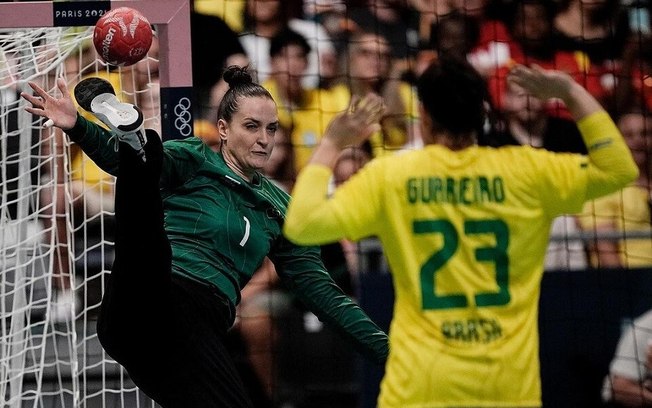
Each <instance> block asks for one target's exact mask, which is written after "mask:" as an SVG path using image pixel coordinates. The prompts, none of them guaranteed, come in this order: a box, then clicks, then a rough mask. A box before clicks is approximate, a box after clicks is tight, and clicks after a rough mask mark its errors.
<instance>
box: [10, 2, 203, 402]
mask: <svg viewBox="0 0 652 408" xmlns="http://www.w3.org/2000/svg"><path fill="white" fill-rule="evenodd" d="M123 6H127V7H133V8H136V9H137V10H139V11H140V12H142V13H143V14H144V15H145V16H146V17H147V18H148V20H149V21H150V22H151V23H152V24H153V25H154V27H155V30H156V38H155V45H153V47H152V49H150V52H149V54H148V56H147V57H146V58H145V59H143V60H142V61H141V62H139V63H138V64H136V65H133V66H130V67H124V68H116V67H111V66H108V65H106V64H105V63H103V62H102V61H101V60H99V59H98V56H97V54H96V52H95V50H94V48H93V46H92V41H91V38H92V31H93V25H94V24H95V21H97V19H98V18H99V17H100V16H101V15H102V14H104V13H105V12H106V11H108V10H110V9H113V8H117V7H123ZM189 16H190V6H189V3H188V1H187V0H141V1H135V0H132V1H92V2H85V1H70V2H51V1H35V2H20V3H14V2H12V3H0V406H2V407H8V408H22V407H57V408H58V407H103V408H106V407H153V406H155V404H154V403H153V402H152V401H151V400H150V399H148V398H147V397H145V396H144V394H142V393H141V392H140V391H139V390H138V389H137V388H136V387H135V386H134V384H133V383H132V382H131V381H130V379H129V377H128V375H127V373H126V372H125V371H124V370H123V369H122V368H121V367H120V366H119V365H118V364H116V363H115V362H114V361H113V360H111V359H110V358H109V357H108V356H107V355H106V353H104V352H103V350H102V348H101V346H100V344H99V342H98V340H97V335H96V330H95V322H96V319H97V315H98V312H99V306H100V301H101V296H102V291H103V288H104V284H105V281H106V279H107V277H108V274H109V271H110V267H111V263H112V260H113V236H112V217H113V186H114V180H113V178H112V177H111V176H109V175H108V174H106V173H103V172H102V171H101V170H99V169H98V168H97V167H95V165H94V164H93V163H92V162H91V161H90V160H89V159H88V158H87V157H86V156H85V155H83V153H81V151H80V150H79V149H78V147H77V146H76V145H75V144H73V143H71V142H70V141H69V139H68V138H67V137H66V136H65V135H63V134H62V132H60V131H58V130H56V129H54V128H45V127H44V126H43V122H44V121H43V120H42V119H41V118H37V117H35V116H32V115H31V114H29V113H27V112H26V111H25V110H24V107H25V104H26V102H25V101H24V100H23V99H22V98H20V96H19V95H20V92H31V89H30V88H29V86H28V85H27V82H28V81H34V82H36V83H38V84H39V85H41V86H42V87H43V88H45V89H46V90H48V91H49V92H51V93H56V92H58V91H57V89H56V86H55V81H56V79H57V78H64V79H65V80H66V82H67V84H68V86H69V88H70V89H71V90H72V89H73V88H74V85H75V84H76V83H77V82H79V81H80V80H81V79H83V78H85V77H88V76H100V77H103V78H105V79H108V80H109V81H110V82H111V83H112V84H113V85H114V88H115V89H116V93H117V94H118V97H119V98H121V99H123V100H125V101H129V102H131V103H136V104H138V105H139V106H140V107H141V109H142V110H143V112H144V114H145V117H146V120H145V126H146V127H149V128H154V129H156V130H158V131H159V133H160V134H161V135H162V137H163V138H164V139H170V138H178V137H184V136H185V135H186V134H187V131H186V130H187V129H188V127H189V126H190V129H191V126H192V118H191V117H190V112H191V109H188V107H189V103H190V101H191V86H192V75H191V63H190V61H191V59H190V51H189V50H190V26H189V24H190V18H189ZM179 107H181V108H179ZM175 108H176V109H175ZM179 124H182V125H183V130H184V132H181V129H179V126H178V125H179ZM182 133H183V134H182Z"/></svg>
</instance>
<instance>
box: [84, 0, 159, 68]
mask: <svg viewBox="0 0 652 408" xmlns="http://www.w3.org/2000/svg"><path fill="white" fill-rule="evenodd" d="M153 35H154V33H153V32H152V26H151V25H150V23H149V21H148V20H147V18H145V16H143V15H142V13H141V12H140V11H138V10H136V9H133V8H131V7H119V8H116V9H113V10H110V11H108V12H107V13H106V14H104V15H103V16H102V17H100V19H99V20H97V23H96V24H95V31H94V32H93V45H95V50H97V53H98V54H99V56H100V58H102V60H103V61H104V62H106V63H107V64H111V65H116V66H128V65H132V64H135V63H137V62H138V61H140V60H141V59H143V58H144V57H145V56H146V55H147V51H149V47H150V46H151V45H152V37H153Z"/></svg>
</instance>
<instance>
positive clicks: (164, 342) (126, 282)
mask: <svg viewBox="0 0 652 408" xmlns="http://www.w3.org/2000/svg"><path fill="white" fill-rule="evenodd" d="M147 137H148V143H147V144H146V145H145V152H146V158H147V161H146V162H143V161H142V159H141V158H139V157H138V156H137V155H136V153H135V151H134V150H133V149H131V148H130V147H129V146H127V145H125V144H121V145H120V152H119V154H120V167H119V173H118V177H117V184H116V197H115V217H116V237H115V260H114V264H113V269H112V272H111V276H110V278H109V282H108V285H107V288H106V291H105V293H104V297H103V299H102V308H101V311H100V317H99V320H98V324H97V333H98V337H99V339H100V342H101V343H102V346H103V347H104V349H105V350H106V352H107V353H108V354H109V355H110V356H111V357H113V358H114V359H115V360H116V361H117V362H118V363H120V364H121V365H122V366H124V367H125V368H126V370H127V371H128V373H129V376H130V377H131V379H132V380H133V381H134V383H135V384H136V385H137V386H138V387H139V388H140V389H141V390H142V391H143V392H144V393H145V394H147V395H148V396H149V397H151V398H152V399H154V400H155V401H156V402H157V403H158V404H159V405H161V406H162V407H164V408H194V407H201V408H206V407H216V408H217V407H229V408H239V407H251V406H252V403H251V402H250V398H249V397H248V396H247V393H246V391H245V387H244V385H243V383H242V380H241V379H240V376H239V374H238V371H237V370H236V367H235V365H234V363H233V361H232V358H231V356H230V354H229V350H228V349H227V347H226V345H225V336H226V332H227V330H228V328H229V327H230V325H231V323H232V316H231V314H232V310H231V308H230V306H229V303H228V302H227V301H226V299H224V297H223V296H220V293H219V292H218V291H217V290H211V287H210V286H205V285H203V284H200V283H196V282H194V281H191V280H188V279H185V278H181V277H176V276H173V275H172V273H171V249H170V244H169V242H168V239H167V236H166V233H165V230H164V227H163V207H162V202H161V196H160V193H159V178H160V171H161V170H160V169H161V160H162V145H161V142H160V139H159V137H158V135H156V134H155V133H154V132H150V131H148V133H147Z"/></svg>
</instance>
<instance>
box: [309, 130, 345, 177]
mask: <svg viewBox="0 0 652 408" xmlns="http://www.w3.org/2000/svg"><path fill="white" fill-rule="evenodd" d="M340 153H342V148H341V147H340V146H338V145H337V144H336V143H334V142H333V141H332V140H331V139H330V138H329V137H328V136H324V138H323V139H322V141H321V142H320V143H319V146H317V148H316V149H315V151H314V153H313V155H312V157H311V158H310V161H309V162H308V164H319V165H322V166H326V167H328V168H329V169H331V170H332V169H333V168H335V164H336V163H337V158H338V157H339V155H340Z"/></svg>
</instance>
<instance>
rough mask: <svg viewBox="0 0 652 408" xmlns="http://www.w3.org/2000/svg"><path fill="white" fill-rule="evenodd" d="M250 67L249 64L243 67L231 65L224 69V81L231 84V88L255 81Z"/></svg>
mask: <svg viewBox="0 0 652 408" xmlns="http://www.w3.org/2000/svg"><path fill="white" fill-rule="evenodd" d="M248 68H249V67H248V66H245V67H241V66H238V65H231V66H230V67H228V68H226V70H224V75H223V76H224V81H226V83H227V84H229V88H235V87H236V86H239V85H244V84H250V83H253V78H252V77H251V74H250V73H249V71H248Z"/></svg>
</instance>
